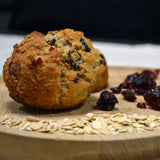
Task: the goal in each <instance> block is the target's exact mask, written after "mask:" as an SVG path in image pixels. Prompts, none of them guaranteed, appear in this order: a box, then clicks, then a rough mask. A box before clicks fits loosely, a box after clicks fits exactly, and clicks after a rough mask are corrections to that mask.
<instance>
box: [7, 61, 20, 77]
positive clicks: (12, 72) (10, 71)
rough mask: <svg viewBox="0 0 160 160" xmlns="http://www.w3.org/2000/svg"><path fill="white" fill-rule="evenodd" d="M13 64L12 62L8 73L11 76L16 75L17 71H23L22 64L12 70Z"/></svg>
mask: <svg viewBox="0 0 160 160" xmlns="http://www.w3.org/2000/svg"><path fill="white" fill-rule="evenodd" d="M12 63H13V62H11V63H10V64H9V68H8V72H9V74H10V75H11V74H14V73H15V72H16V71H21V70H22V68H21V66H20V64H19V65H17V66H15V67H12V68H11V66H12Z"/></svg>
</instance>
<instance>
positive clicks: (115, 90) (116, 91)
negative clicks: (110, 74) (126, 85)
mask: <svg viewBox="0 0 160 160" xmlns="http://www.w3.org/2000/svg"><path fill="white" fill-rule="evenodd" d="M122 87H123V84H122V83H121V84H120V85H119V86H118V87H112V88H111V91H112V92H113V93H120V92H121V90H122Z"/></svg>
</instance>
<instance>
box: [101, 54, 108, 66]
mask: <svg viewBox="0 0 160 160" xmlns="http://www.w3.org/2000/svg"><path fill="white" fill-rule="evenodd" d="M100 56H101V58H102V59H101V60H100V64H103V65H104V66H106V64H107V63H106V59H105V57H104V55H103V54H100Z"/></svg>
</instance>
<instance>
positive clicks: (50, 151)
mask: <svg viewBox="0 0 160 160" xmlns="http://www.w3.org/2000/svg"><path fill="white" fill-rule="evenodd" d="M142 70H143V68H132V67H109V86H108V88H107V89H109V88H110V87H113V86H117V85H119V83H121V82H122V81H123V80H124V79H125V77H126V76H127V75H128V74H132V73H134V72H140V71H142ZM159 82H160V79H158V83H159ZM100 93H101V92H97V93H93V94H91V95H90V97H88V99H87V100H86V101H85V102H84V103H83V104H82V105H81V106H80V107H78V108H75V109H73V110H70V111H65V112H53V111H52V112H39V111H31V110H28V109H27V108H26V107H25V106H23V105H21V104H18V103H16V102H15V101H13V100H12V99H11V98H10V97H9V96H8V90H7V88H6V87H5V85H4V83H3V80H2V77H0V98H1V100H0V112H6V113H8V114H11V115H12V116H15V117H16V116H19V117H27V116H30V115H31V116H35V117H38V118H40V119H62V118H64V117H79V116H83V115H85V114H86V113H89V112H94V113H96V114H103V113H106V111H100V110H97V109H94V108H95V107H94V106H95V104H96V101H97V99H98V98H99V95H100ZM116 96H117V98H118V100H119V103H118V104H117V105H116V109H115V110H113V111H111V112H107V113H109V114H113V113H118V112H120V113H126V114H132V113H137V114H146V115H150V114H153V115H160V112H158V111H154V110H151V109H145V110H142V109H139V108H137V107H136V103H137V102H140V101H144V100H143V98H142V96H139V97H138V98H137V101H136V102H127V101H125V100H124V99H123V97H122V96H121V95H120V94H118V95H116ZM8 159H12V160H21V159H23V160H28V159H29V160H32V159H34V160H44V159H45V160H72V159H73V160H84V159H85V160H106V159H112V160H114V159H115V160H121V159H123V160H128V159H130V160H132V159H141V160H142V159H146V160H148V159H152V160H153V159H156V160H158V159H160V129H157V130H155V131H148V132H145V133H137V134H133V133H123V134H119V135H116V136H114V135H109V136H106V135H54V134H47V133H38V132H27V131H21V130H17V129H11V128H7V127H4V126H0V160H8Z"/></svg>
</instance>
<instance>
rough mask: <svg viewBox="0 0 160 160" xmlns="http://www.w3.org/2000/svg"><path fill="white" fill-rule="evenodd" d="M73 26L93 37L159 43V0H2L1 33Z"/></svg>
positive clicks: (41, 30) (0, 13)
mask: <svg viewBox="0 0 160 160" xmlns="http://www.w3.org/2000/svg"><path fill="white" fill-rule="evenodd" d="M64 28H74V29H75V30H81V31H84V32H85V36H87V37H89V38H92V39H94V40H101V41H110V42H120V43H146V42H150V43H158V44H159V43H160V1H159V0H0V33H9V34H26V33H30V32H31V31H33V30H37V31H40V32H42V33H46V32H47V31H48V30H59V29H64Z"/></svg>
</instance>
